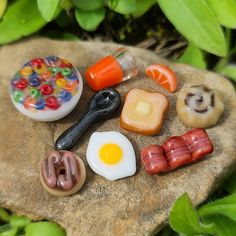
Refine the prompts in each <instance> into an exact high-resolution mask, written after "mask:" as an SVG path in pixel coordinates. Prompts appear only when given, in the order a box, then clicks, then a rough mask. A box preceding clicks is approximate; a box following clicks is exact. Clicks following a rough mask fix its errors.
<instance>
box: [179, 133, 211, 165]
mask: <svg viewBox="0 0 236 236" xmlns="http://www.w3.org/2000/svg"><path fill="white" fill-rule="evenodd" d="M182 137H183V139H184V141H185V143H186V144H187V145H188V148H189V150H190V152H191V153H192V161H197V160H198V159H201V158H202V157H203V156H205V155H206V154H208V153H211V152H212V151H213V146H212V143H211V140H210V139H209V137H208V135H207V133H206V131H205V130H204V129H193V130H190V131H189V132H187V133H186V134H184V135H183V136H182Z"/></svg>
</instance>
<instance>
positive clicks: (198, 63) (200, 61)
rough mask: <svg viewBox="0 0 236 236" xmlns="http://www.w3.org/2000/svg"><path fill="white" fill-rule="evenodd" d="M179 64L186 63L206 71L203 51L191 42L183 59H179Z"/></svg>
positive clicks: (182, 56)
mask: <svg viewBox="0 0 236 236" xmlns="http://www.w3.org/2000/svg"><path fill="white" fill-rule="evenodd" d="M177 62H179V63H186V64H189V65H192V66H194V67H196V68H199V69H206V61H205V59H204V56H203V53H202V51H201V50H200V49H199V48H198V47H196V46H195V45H194V44H193V43H191V42H190V43H189V44H188V47H187V48H186V50H185V52H184V53H183V54H182V55H181V57H179V58H178V59H177Z"/></svg>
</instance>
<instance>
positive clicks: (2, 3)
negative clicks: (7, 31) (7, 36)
mask: <svg viewBox="0 0 236 236" xmlns="http://www.w3.org/2000/svg"><path fill="white" fill-rule="evenodd" d="M6 7H7V0H1V1H0V19H1V18H2V15H3V14H4V12H5V9H6Z"/></svg>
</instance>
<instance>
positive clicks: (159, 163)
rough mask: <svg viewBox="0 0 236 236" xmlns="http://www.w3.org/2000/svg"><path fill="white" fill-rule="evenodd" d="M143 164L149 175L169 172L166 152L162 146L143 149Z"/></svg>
mask: <svg viewBox="0 0 236 236" xmlns="http://www.w3.org/2000/svg"><path fill="white" fill-rule="evenodd" d="M141 157H142V162H143V164H144V166H145V169H146V171H147V173H148V174H149V175H154V174H156V173H159V172H166V171H168V170H169V167H168V163H167V160H166V157H165V154H164V150H163V148H162V146H160V145H150V146H148V147H145V148H143V149H142V153H141Z"/></svg>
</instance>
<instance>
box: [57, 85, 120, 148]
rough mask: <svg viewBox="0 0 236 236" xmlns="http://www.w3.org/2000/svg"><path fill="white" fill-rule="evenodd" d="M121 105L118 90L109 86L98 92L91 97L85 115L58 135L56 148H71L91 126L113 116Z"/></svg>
mask: <svg viewBox="0 0 236 236" xmlns="http://www.w3.org/2000/svg"><path fill="white" fill-rule="evenodd" d="M120 105H121V97H120V94H119V92H117V91H116V90H114V89H111V88H108V89H103V90H101V91H99V92H97V93H96V94H95V95H94V96H93V97H92V98H91V100H90V103H89V105H88V110H87V112H86V113H85V114H84V115H83V117H82V118H81V119H80V120H79V121H77V122H76V123H75V124H73V125H72V126H71V127H70V128H68V129H67V130H66V131H65V132H64V133H62V134H61V135H60V136H59V137H58V139H57V140H56V144H55V147H56V149H59V150H69V149H71V148H72V147H73V146H74V145H75V144H76V143H77V142H78V140H79V138H80V137H81V135H82V134H83V133H84V132H85V131H86V129H87V128H88V127H89V126H91V125H92V124H93V123H95V122H98V121H101V120H104V119H108V118H110V117H112V115H114V114H116V111H117V110H118V109H119V107H120Z"/></svg>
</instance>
